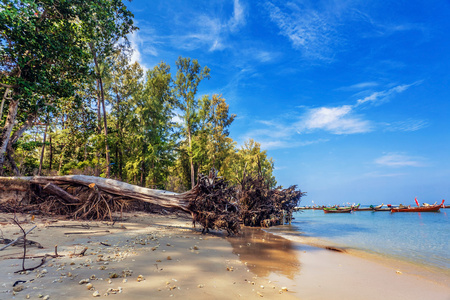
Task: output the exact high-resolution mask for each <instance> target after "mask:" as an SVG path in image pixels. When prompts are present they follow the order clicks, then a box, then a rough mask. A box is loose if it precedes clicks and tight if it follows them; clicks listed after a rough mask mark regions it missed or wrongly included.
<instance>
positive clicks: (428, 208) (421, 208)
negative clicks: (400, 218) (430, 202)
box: [391, 205, 441, 212]
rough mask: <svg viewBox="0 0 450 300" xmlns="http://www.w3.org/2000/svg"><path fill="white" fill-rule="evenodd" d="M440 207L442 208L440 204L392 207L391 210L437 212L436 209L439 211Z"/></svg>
mask: <svg viewBox="0 0 450 300" xmlns="http://www.w3.org/2000/svg"><path fill="white" fill-rule="evenodd" d="M440 208H441V206H440V205H434V206H419V207H407V208H392V209H391V212H436V211H439V209H440Z"/></svg>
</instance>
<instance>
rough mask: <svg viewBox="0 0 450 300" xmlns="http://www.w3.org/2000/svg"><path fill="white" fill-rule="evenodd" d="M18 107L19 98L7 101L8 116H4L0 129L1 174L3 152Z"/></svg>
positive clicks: (3, 161) (3, 159)
mask: <svg viewBox="0 0 450 300" xmlns="http://www.w3.org/2000/svg"><path fill="white" fill-rule="evenodd" d="M18 107H19V100H11V102H10V103H9V110H8V116H7V118H6V122H5V126H4V127H3V130H2V136H1V142H0V174H3V164H4V163H5V152H6V148H7V146H8V143H9V140H10V137H11V132H12V129H13V127H14V122H15V121H16V116H17V109H18Z"/></svg>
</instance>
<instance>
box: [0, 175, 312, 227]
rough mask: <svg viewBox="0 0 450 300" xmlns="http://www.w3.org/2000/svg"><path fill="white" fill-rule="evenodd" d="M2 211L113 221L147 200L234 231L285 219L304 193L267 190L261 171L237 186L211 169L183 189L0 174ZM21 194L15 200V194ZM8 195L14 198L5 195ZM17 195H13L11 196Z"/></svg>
mask: <svg viewBox="0 0 450 300" xmlns="http://www.w3.org/2000/svg"><path fill="white" fill-rule="evenodd" d="M0 191H5V192H2V193H0V203H1V206H0V210H3V211H6V212H30V211H32V212H35V213H39V212H41V213H46V214H49V213H51V214H58V215H66V216H69V217H71V218H75V219H88V220H94V219H95V220H103V219H110V220H111V221H113V216H112V213H113V212H118V211H120V212H122V211H123V209H128V208H133V205H134V207H135V208H136V207H137V204H136V203H149V204H150V205H153V206H156V207H158V208H159V209H158V211H159V212H164V211H165V210H164V209H170V210H180V211H183V212H187V213H190V214H191V215H192V218H193V224H194V226H195V223H199V224H201V225H202V226H203V232H207V231H208V230H209V229H224V230H227V232H228V233H229V234H235V233H238V232H239V230H240V222H243V223H244V225H247V226H263V227H269V226H273V225H278V224H282V223H284V222H285V221H287V222H289V218H290V217H291V216H292V212H293V209H294V207H295V206H297V205H298V202H299V201H300V198H301V197H302V196H303V195H304V193H302V192H301V191H300V190H298V189H297V187H296V186H291V187H290V188H288V189H282V188H281V187H279V188H276V189H271V188H269V187H268V186H267V185H266V184H265V180H264V179H263V177H262V176H257V177H250V176H244V178H243V180H242V182H241V185H240V187H239V188H236V187H230V186H228V184H227V182H226V181H224V180H223V179H220V178H218V177H217V173H216V172H215V171H214V170H212V171H211V172H210V174H209V176H205V175H202V174H200V175H199V177H198V182H197V184H196V185H195V186H194V188H193V189H192V190H190V191H187V192H185V193H182V194H177V193H172V192H167V191H162V190H153V189H147V188H143V187H139V186H135V185H131V184H127V183H124V182H120V181H117V180H113V179H105V178H100V177H93V176H84V175H72V176H48V177H44V176H34V177H3V178H2V177H0ZM14 191H16V192H17V193H22V194H21V195H22V198H23V199H22V200H23V201H22V200H20V201H18V199H17V198H20V197H16V196H15V194H14ZM5 197H6V198H8V197H12V199H13V201H8V199H4V198H5ZM14 197H16V198H14Z"/></svg>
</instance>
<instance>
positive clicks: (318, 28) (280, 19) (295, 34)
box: [264, 1, 339, 60]
mask: <svg viewBox="0 0 450 300" xmlns="http://www.w3.org/2000/svg"><path fill="white" fill-rule="evenodd" d="M264 6H265V8H266V10H267V11H268V12H269V16H270V19H271V20H272V21H273V22H274V23H275V24H276V25H277V26H278V28H279V29H280V34H281V35H283V36H286V37H287V38H288V39H289V40H290V41H291V43H292V46H293V47H294V48H295V49H299V50H301V51H302V53H303V55H304V56H305V57H309V58H313V59H320V60H330V59H331V58H332V55H333V54H332V51H331V50H332V49H331V48H332V45H333V44H337V43H339V39H338V37H337V35H336V32H335V28H334V26H333V22H334V21H333V20H332V19H331V18H330V15H329V14H327V13H319V12H318V11H316V10H313V9H310V8H305V7H300V6H299V5H297V4H294V3H292V2H289V3H288V4H286V5H285V6H284V7H280V6H276V5H275V4H273V3H272V2H270V1H267V2H266V3H265V5H264Z"/></svg>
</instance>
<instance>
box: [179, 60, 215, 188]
mask: <svg viewBox="0 0 450 300" xmlns="http://www.w3.org/2000/svg"><path fill="white" fill-rule="evenodd" d="M176 66H177V74H176V79H175V82H174V90H175V95H176V97H177V99H178V105H179V108H180V110H181V115H180V117H181V119H182V121H183V125H182V135H183V136H184V138H185V141H186V142H187V143H186V144H187V145H186V148H187V155H188V157H189V167H190V177H191V178H190V181H191V187H194V185H195V169H194V160H193V156H194V154H193V151H192V150H193V149H192V140H193V136H194V134H195V131H196V129H197V126H198V122H199V119H198V100H197V99H196V94H197V91H198V85H199V84H200V82H201V81H202V80H203V79H204V78H207V79H209V78H210V75H209V72H210V69H209V68H208V67H204V68H203V69H202V68H201V66H200V64H199V63H198V61H197V60H196V59H194V60H191V59H190V58H182V57H181V56H180V57H179V58H178V60H177V61H176Z"/></svg>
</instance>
